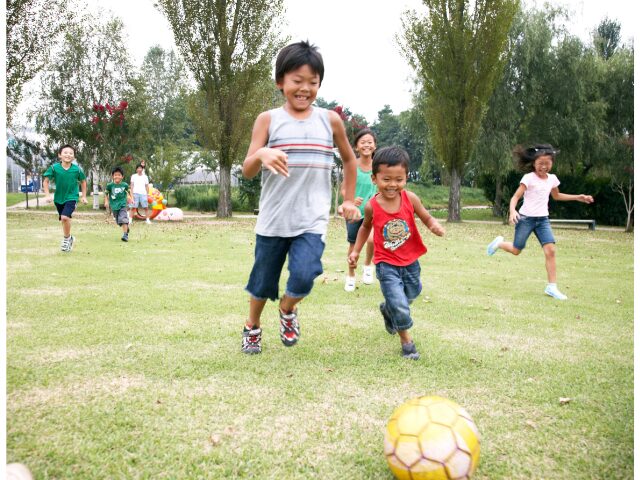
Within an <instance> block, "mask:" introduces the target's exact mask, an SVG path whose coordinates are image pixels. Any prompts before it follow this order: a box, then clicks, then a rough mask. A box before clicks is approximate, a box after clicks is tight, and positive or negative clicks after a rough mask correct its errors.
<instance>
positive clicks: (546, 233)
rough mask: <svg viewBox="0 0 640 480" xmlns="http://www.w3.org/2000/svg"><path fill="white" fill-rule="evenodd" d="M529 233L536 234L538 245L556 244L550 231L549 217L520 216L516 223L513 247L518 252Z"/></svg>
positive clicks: (522, 247)
mask: <svg viewBox="0 0 640 480" xmlns="http://www.w3.org/2000/svg"><path fill="white" fill-rule="evenodd" d="M531 232H533V233H535V234H536V237H537V238H538V241H539V242H540V245H545V244H547V243H556V239H555V238H554V237H553V232H552V231H551V222H549V217H527V216H526V215H520V220H518V223H516V232H515V236H514V238H513V246H514V247H515V248H517V249H518V250H523V249H524V247H525V245H526V244H527V239H528V238H529V235H531Z"/></svg>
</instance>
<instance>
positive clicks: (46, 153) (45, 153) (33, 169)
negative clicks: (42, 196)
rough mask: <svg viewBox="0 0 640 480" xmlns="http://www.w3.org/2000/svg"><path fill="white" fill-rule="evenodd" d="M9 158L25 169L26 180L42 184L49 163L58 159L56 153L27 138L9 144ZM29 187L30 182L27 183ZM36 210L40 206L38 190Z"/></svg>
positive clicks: (16, 139) (27, 201)
mask: <svg viewBox="0 0 640 480" xmlns="http://www.w3.org/2000/svg"><path fill="white" fill-rule="evenodd" d="M7 156H8V157H9V158H11V160H13V162H14V163H15V164H16V165H18V166H19V167H22V168H23V169H24V175H25V180H27V179H28V178H31V179H32V180H33V182H34V184H36V183H38V184H39V183H40V182H39V178H40V175H41V174H42V172H43V169H44V167H45V166H46V164H47V163H50V161H51V160H52V159H55V158H56V154H55V152H52V151H51V150H49V149H48V148H47V147H46V146H43V145H41V144H40V142H34V141H31V140H28V139H26V138H15V139H14V141H12V142H8V144H7ZM25 183H26V184H27V185H28V181H26V182H25ZM24 193H25V198H26V203H27V208H29V191H28V190H27V189H25V192H24ZM35 193H36V208H38V207H39V206H40V201H39V198H38V191H37V190H36V192H35Z"/></svg>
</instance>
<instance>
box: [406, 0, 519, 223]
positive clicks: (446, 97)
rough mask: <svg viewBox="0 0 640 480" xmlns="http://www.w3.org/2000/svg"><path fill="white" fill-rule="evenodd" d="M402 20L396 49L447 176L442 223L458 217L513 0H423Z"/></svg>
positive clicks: (498, 68) (503, 55)
mask: <svg viewBox="0 0 640 480" xmlns="http://www.w3.org/2000/svg"><path fill="white" fill-rule="evenodd" d="M423 3H424V4H425V5H426V7H427V8H428V15H427V16H425V17H423V18H419V17H418V15H417V13H416V12H415V11H408V12H406V15H405V18H404V19H403V21H402V23H403V35H402V39H401V41H400V45H401V49H402V52H403V54H404V55H405V57H406V58H407V59H408V61H409V62H410V64H411V65H412V67H413V68H415V69H416V70H417V72H418V75H419V76H420V79H421V81H422V84H423V86H424V88H425V90H426V92H427V101H426V117H427V120H428V122H429V124H430V126H431V127H432V129H433V130H432V135H431V137H432V138H431V140H432V144H433V147H434V150H435V152H436V154H437V155H438V157H439V158H440V159H441V161H442V162H443V163H444V164H445V165H446V166H447V169H448V171H449V173H450V176H451V186H450V189H449V212H448V221H454V222H459V221H460V184H461V179H462V176H463V174H464V170H465V167H466V165H467V164H468V162H469V161H470V159H471V156H472V154H473V150H474V147H475V144H476V141H477V137H478V132H479V129H480V123H481V121H482V116H483V114H484V112H485V109H486V105H487V102H488V100H489V97H490V95H491V93H492V91H493V89H494V87H495V84H496V82H497V80H498V78H499V75H500V73H501V72H502V68H503V66H504V63H505V60H506V48H505V47H506V43H507V34H508V32H509V28H510V26H511V22H512V21H513V18H514V16H515V14H516V12H517V9H518V1H517V0H478V1H477V2H475V4H474V7H473V8H471V7H470V6H469V3H468V1H466V0H423Z"/></svg>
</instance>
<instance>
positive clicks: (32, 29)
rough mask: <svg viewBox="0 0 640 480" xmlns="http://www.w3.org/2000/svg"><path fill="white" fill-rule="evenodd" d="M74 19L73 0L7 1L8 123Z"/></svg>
mask: <svg viewBox="0 0 640 480" xmlns="http://www.w3.org/2000/svg"><path fill="white" fill-rule="evenodd" d="M72 18H73V9H71V8H69V0H7V12H6V19H7V47H6V54H7V57H6V71H7V91H6V94H7V123H9V124H10V123H11V118H12V115H13V113H14V112H15V109H16V107H17V106H18V104H19V103H20V100H21V99H22V89H23V87H24V85H25V84H26V83H27V82H29V81H30V80H32V79H33V78H34V77H35V76H36V75H37V74H38V72H40V71H41V70H42V69H43V68H44V66H45V64H46V62H47V60H48V58H49V53H50V50H51V46H52V45H55V43H56V40H57V38H58V37H59V35H60V34H61V32H62V31H63V30H64V28H65V27H66V26H67V24H69V22H70V21H71V19H72Z"/></svg>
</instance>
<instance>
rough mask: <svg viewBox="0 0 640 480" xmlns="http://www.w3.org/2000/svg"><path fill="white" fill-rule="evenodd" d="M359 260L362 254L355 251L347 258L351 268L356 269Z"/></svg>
mask: <svg viewBox="0 0 640 480" xmlns="http://www.w3.org/2000/svg"><path fill="white" fill-rule="evenodd" d="M358 258H360V252H356V251H353V252H351V253H350V254H349V257H347V262H349V267H351V268H356V267H357V266H358Z"/></svg>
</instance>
